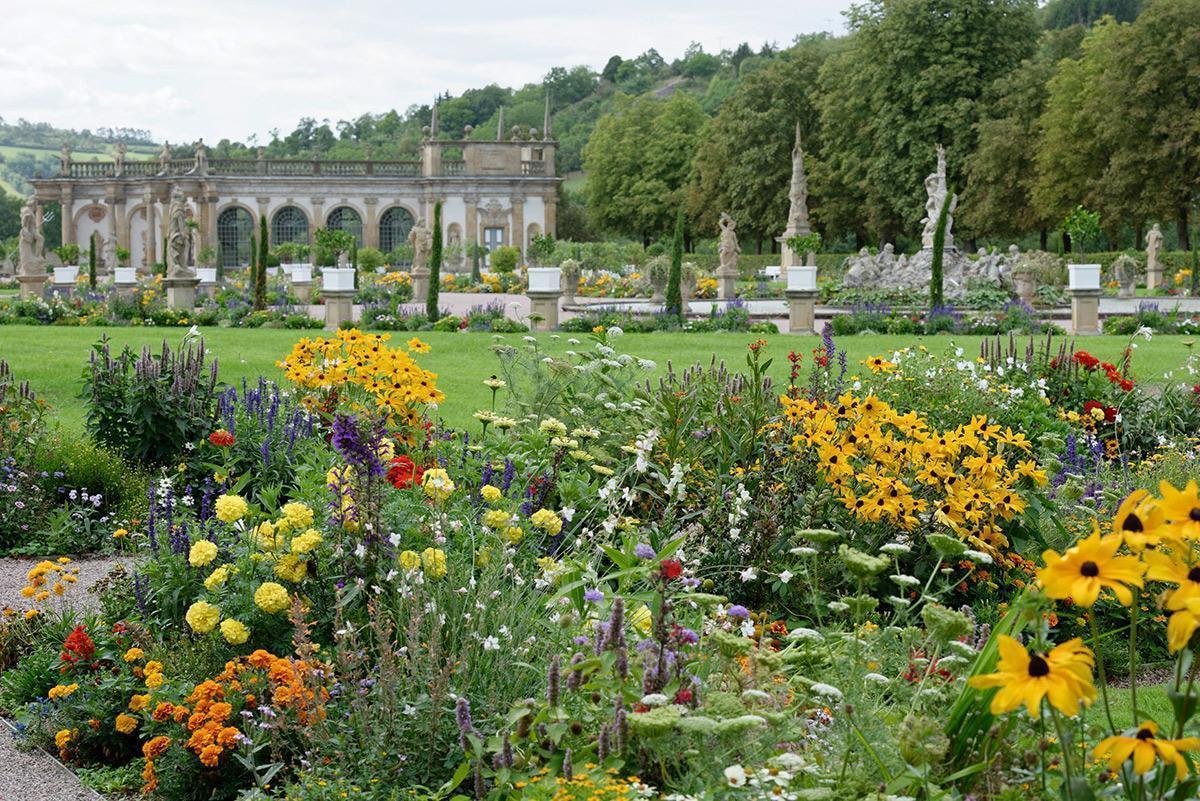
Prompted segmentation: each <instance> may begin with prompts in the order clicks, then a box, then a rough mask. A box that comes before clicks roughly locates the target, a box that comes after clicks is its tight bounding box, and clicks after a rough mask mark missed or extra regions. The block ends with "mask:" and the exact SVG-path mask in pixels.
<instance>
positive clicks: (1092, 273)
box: [1067, 264, 1100, 291]
mask: <svg viewBox="0 0 1200 801" xmlns="http://www.w3.org/2000/svg"><path fill="white" fill-rule="evenodd" d="M1067 275H1068V277H1069V280H1068V283H1067V288H1068V289H1070V290H1072V291H1087V290H1094V289H1099V288H1100V265H1099V264H1072V265H1069V266H1068V267H1067Z"/></svg>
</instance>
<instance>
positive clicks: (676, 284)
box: [667, 209, 686, 322]
mask: <svg viewBox="0 0 1200 801" xmlns="http://www.w3.org/2000/svg"><path fill="white" fill-rule="evenodd" d="M683 226H684V219H683V209H680V210H679V213H678V215H677V216H676V217H675V235H674V236H673V237H671V272H670V274H669V275H668V276H667V313H668V314H674V315H676V316H677V317H678V318H679V320H680V322H682V321H683V319H684V317H686V314H685V310H684V308H683Z"/></svg>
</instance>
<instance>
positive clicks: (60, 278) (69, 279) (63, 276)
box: [54, 265, 79, 286]
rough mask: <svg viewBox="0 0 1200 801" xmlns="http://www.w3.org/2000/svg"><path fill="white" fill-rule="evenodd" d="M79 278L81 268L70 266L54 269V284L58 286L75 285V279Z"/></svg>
mask: <svg viewBox="0 0 1200 801" xmlns="http://www.w3.org/2000/svg"><path fill="white" fill-rule="evenodd" d="M78 277H79V267H77V266H75V265H68V266H66V267H55V268H54V283H55V284H56V285H60V286H61V285H63V284H74V283H75V279H76V278H78Z"/></svg>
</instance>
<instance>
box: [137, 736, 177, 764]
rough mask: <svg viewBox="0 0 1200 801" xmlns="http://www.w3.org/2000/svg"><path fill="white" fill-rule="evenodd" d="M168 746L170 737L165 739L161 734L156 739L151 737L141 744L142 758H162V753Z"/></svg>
mask: <svg viewBox="0 0 1200 801" xmlns="http://www.w3.org/2000/svg"><path fill="white" fill-rule="evenodd" d="M170 745H171V738H170V737H166V736H163V735H161V734H160V735H158V736H157V737H151V738H150V739H149V740H147V741H146V742H145V743H143V744H142V756H144V757H146V759H147V760H151V759H155V758H157V757H160V756H162V754H163V752H164V751H166V750H167V747H168V746H170Z"/></svg>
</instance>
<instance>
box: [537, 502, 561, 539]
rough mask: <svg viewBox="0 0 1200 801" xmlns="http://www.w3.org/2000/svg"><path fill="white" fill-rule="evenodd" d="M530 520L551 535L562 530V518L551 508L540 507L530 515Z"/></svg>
mask: <svg viewBox="0 0 1200 801" xmlns="http://www.w3.org/2000/svg"><path fill="white" fill-rule="evenodd" d="M529 522H531V523H533V525H534V526H536V527H537V528H540V529H541V530H542V531H544V532H546V533H547V534H549V535H551V536H557V534H558V533H559V532H560V531H562V527H563V522H562V518H561V517H559V516H558V515H557V514H555V513H554V512H552V511H550V510H549V509H538V510H537V511H536V512H534V513H533V514H532V515H530V517H529Z"/></svg>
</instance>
